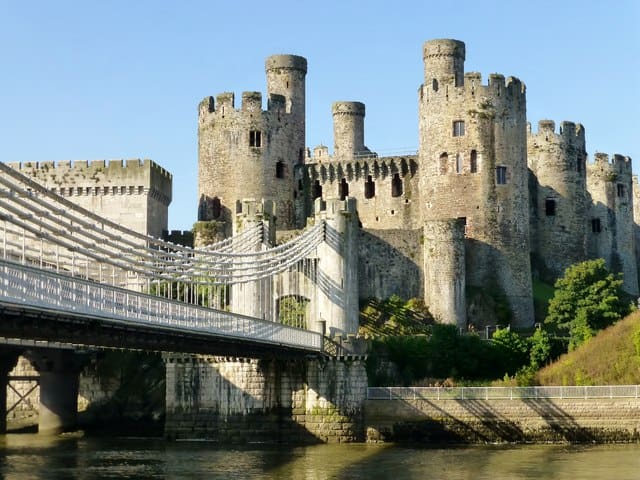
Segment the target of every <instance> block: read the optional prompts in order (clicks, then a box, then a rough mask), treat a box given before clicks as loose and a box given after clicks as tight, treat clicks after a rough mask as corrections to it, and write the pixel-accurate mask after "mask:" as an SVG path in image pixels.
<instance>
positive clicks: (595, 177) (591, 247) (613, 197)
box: [587, 153, 639, 295]
mask: <svg viewBox="0 0 640 480" xmlns="http://www.w3.org/2000/svg"><path fill="white" fill-rule="evenodd" d="M587 192H588V194H589V195H590V197H591V208H590V217H591V218H590V222H589V224H588V225H587V229H588V253H589V256H590V257H591V258H604V259H605V261H606V262H607V266H608V267H609V268H610V269H611V270H613V271H616V272H622V273H623V274H624V284H623V288H624V289H625V291H627V292H628V293H630V294H632V295H638V293H639V289H638V267H637V263H636V257H635V243H634V242H635V231H634V222H633V215H634V213H633V181H632V172H631V158H629V157H626V156H623V155H619V154H615V155H613V156H612V157H611V158H610V157H609V155H607V154H604V153H596V154H595V158H594V161H593V163H588V164H587Z"/></svg>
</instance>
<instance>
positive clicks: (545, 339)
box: [529, 328, 552, 370]
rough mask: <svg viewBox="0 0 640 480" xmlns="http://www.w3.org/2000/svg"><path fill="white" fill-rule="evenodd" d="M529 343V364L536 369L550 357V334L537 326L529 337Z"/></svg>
mask: <svg viewBox="0 0 640 480" xmlns="http://www.w3.org/2000/svg"><path fill="white" fill-rule="evenodd" d="M529 345H530V347H529V365H530V366H531V367H532V368H533V369H535V370H538V369H540V368H542V367H543V366H544V365H545V364H546V363H547V362H548V361H549V359H550V358H551V352H552V344H551V336H550V335H549V333H548V332H547V331H545V330H543V329H541V328H538V329H537V330H536V331H535V332H534V333H533V335H532V336H531V337H530V338H529Z"/></svg>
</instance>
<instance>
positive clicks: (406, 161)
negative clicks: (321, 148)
mask: <svg viewBox="0 0 640 480" xmlns="http://www.w3.org/2000/svg"><path fill="white" fill-rule="evenodd" d="M416 159H417V157H416V156H415V155H410V156H398V157H377V156H373V155H372V156H371V157H367V158H358V157H355V158H353V159H350V160H340V161H335V160H334V161H327V162H325V161H323V162H322V163H309V164H307V168H308V171H309V177H310V178H311V179H312V180H319V181H320V183H326V182H334V181H339V180H341V179H343V178H346V179H347V180H348V181H353V180H356V181H358V180H362V181H365V180H366V179H367V177H368V176H371V178H372V179H374V180H375V179H378V178H386V177H389V176H393V175H394V174H396V173H397V174H399V175H400V177H406V176H413V175H415V173H416V172H417V169H418V166H417V162H416Z"/></svg>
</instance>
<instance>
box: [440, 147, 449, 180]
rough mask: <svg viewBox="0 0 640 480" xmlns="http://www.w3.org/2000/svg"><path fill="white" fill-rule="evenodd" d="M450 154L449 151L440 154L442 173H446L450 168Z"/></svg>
mask: <svg viewBox="0 0 640 480" xmlns="http://www.w3.org/2000/svg"><path fill="white" fill-rule="evenodd" d="M448 167H449V155H447V152H442V154H441V155H440V175H444V174H445V173H447V170H448V169H449V168H448Z"/></svg>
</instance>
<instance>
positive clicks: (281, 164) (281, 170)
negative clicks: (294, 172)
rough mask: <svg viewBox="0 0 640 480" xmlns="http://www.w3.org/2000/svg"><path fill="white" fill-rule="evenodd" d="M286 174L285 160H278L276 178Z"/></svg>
mask: <svg viewBox="0 0 640 480" xmlns="http://www.w3.org/2000/svg"><path fill="white" fill-rule="evenodd" d="M284 176H285V175H284V162H283V161H282V160H278V163H276V178H284Z"/></svg>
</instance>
